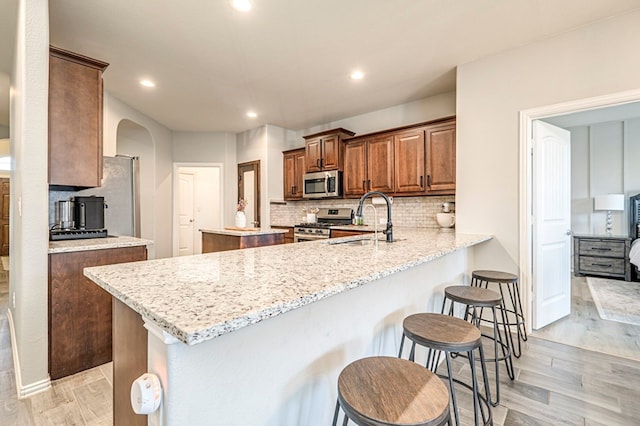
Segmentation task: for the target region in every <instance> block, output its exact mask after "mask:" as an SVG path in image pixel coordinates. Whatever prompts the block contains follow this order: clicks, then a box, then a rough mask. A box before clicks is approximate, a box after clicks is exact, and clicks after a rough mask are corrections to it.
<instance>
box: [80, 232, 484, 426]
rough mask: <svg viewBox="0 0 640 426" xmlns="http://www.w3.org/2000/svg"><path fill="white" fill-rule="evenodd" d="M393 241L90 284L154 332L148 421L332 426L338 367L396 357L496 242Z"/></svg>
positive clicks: (207, 262)
mask: <svg viewBox="0 0 640 426" xmlns="http://www.w3.org/2000/svg"><path fill="white" fill-rule="evenodd" d="M394 231H395V237H396V239H397V241H396V242H394V243H392V244H387V243H385V242H384V241H380V242H378V243H377V244H376V243H374V242H372V241H365V242H364V243H363V242H362V241H359V240H361V239H362V237H349V238H346V239H336V240H333V239H332V240H321V241H316V242H308V243H303V244H286V245H277V246H269V247H262V248H254V249H246V250H236V251H228V252H221V253H209V254H203V255H196V256H187V257H180V258H170V259H160V260H151V261H147V262H138V263H132V264H122V265H117V266H102V267H93V268H87V269H85V275H86V276H87V277H89V278H90V279H92V280H93V281H94V282H96V283H97V284H98V285H99V286H101V287H102V288H104V289H105V290H107V291H108V292H109V293H111V294H112V295H113V296H114V297H115V298H116V299H117V301H116V303H120V304H121V305H122V306H123V307H124V308H125V309H126V310H128V311H130V312H132V313H133V315H134V316H141V317H142V321H144V326H145V328H146V329H147V330H149V333H148V357H147V370H148V371H149V372H152V373H155V374H157V375H158V376H159V377H160V379H161V381H162V385H163V398H164V400H163V404H162V406H161V413H158V412H156V413H154V414H153V415H151V416H149V422H150V423H152V424H154V423H159V424H163V425H178V424H190V425H198V424H220V425H235V424H251V425H274V426H275V425H307V424H308V425H317V424H330V421H331V416H332V413H333V408H334V404H335V397H336V379H337V375H338V373H339V372H340V370H341V369H342V368H343V367H344V366H345V365H347V364H348V363H349V362H351V361H353V360H354V359H357V358H360V357H363V356H368V355H375V354H380V355H382V354H384V355H395V354H397V350H398V344H399V339H400V334H401V324H402V319H403V318H404V317H405V316H407V315H409V314H411V313H414V312H420V311H436V310H438V309H439V305H440V303H441V300H442V296H441V294H442V291H443V288H444V287H446V286H447V285H450V284H453V283H464V282H468V278H469V272H470V270H471V269H472V268H473V246H475V245H477V244H480V243H482V242H484V241H487V240H489V239H490V238H491V237H490V236H486V235H463V234H456V233H440V232H439V231H437V230H428V229H402V228H397V229H395V230H394ZM354 239H355V240H356V241H351V240H354ZM347 241H351V242H347ZM123 389H124V388H123ZM114 392H118V390H117V389H114ZM115 424H116V425H117V424H119V423H118V418H117V415H116V418H115Z"/></svg>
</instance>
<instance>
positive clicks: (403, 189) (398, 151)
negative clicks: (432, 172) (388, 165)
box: [393, 127, 426, 194]
mask: <svg viewBox="0 0 640 426" xmlns="http://www.w3.org/2000/svg"><path fill="white" fill-rule="evenodd" d="M393 139H394V143H395V149H394V153H395V193H396V194H402V193H420V192H424V190H425V183H426V182H425V180H426V179H425V145H424V128H422V127H419V128H417V129H411V130H406V131H401V132H398V133H396V134H395V135H394V136H393Z"/></svg>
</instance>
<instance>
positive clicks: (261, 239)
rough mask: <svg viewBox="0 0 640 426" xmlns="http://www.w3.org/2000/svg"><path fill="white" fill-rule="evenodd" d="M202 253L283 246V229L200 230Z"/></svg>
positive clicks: (284, 232)
mask: <svg viewBox="0 0 640 426" xmlns="http://www.w3.org/2000/svg"><path fill="white" fill-rule="evenodd" d="M199 231H200V232H202V253H214V252H218V251H227V250H237V249H244V248H251V247H264V246H270V245H274V244H284V234H286V233H287V231H286V230H285V229H259V228H225V229H200V230H199Z"/></svg>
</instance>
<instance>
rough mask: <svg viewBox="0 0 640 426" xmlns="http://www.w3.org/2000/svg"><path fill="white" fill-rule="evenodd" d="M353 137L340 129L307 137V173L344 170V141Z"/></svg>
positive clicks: (351, 133)
mask: <svg viewBox="0 0 640 426" xmlns="http://www.w3.org/2000/svg"><path fill="white" fill-rule="evenodd" d="M353 135H355V133H353V132H351V131H349V130H346V129H342V128H338V129H332V130H326V131H324V132H320V133H315V134H313V135H308V136H305V137H304V139H305V142H306V143H305V150H306V151H305V153H306V154H305V155H306V164H307V172H321V171H323V170H342V161H343V159H342V157H343V155H342V140H343V139H344V138H348V137H351V136H353Z"/></svg>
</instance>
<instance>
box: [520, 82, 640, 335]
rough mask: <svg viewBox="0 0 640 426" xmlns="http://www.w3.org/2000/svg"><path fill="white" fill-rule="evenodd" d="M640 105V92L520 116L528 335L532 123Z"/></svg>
mask: <svg viewBox="0 0 640 426" xmlns="http://www.w3.org/2000/svg"><path fill="white" fill-rule="evenodd" d="M639 101H640V90H630V91H625V92H618V93H612V94H609V95H603V96H596V97H592V98H586V99H579V100H575V101H569V102H563V103H559V104H554V105H546V106H542V107H537V108H531V109H526V110H521V111H520V113H519V122H520V123H519V131H520V134H519V137H518V141H519V142H518V143H519V145H518V146H519V147H520V179H519V180H520V182H519V187H520V191H519V193H520V197H519V198H520V199H519V214H518V215H519V241H520V244H519V264H520V286H521V292H522V294H521V297H522V302H523V303H522V305H523V306H522V309H523V310H524V315H525V323H526V325H527V331H528V332H531V331H532V318H533V308H534V304H533V297H532V295H533V292H534V290H535V285H536V283H534V282H533V273H532V271H533V250H532V243H533V221H532V216H531V212H532V211H533V165H532V161H531V154H532V150H533V146H532V143H531V139H532V122H533V121H534V120H539V119H544V118H549V117H554V116H557V115H564V114H570V113H574V112H582V111H588V110H592V109H600V108H606V107H611V106H617V105H623V104H628V103H632V102H639Z"/></svg>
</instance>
